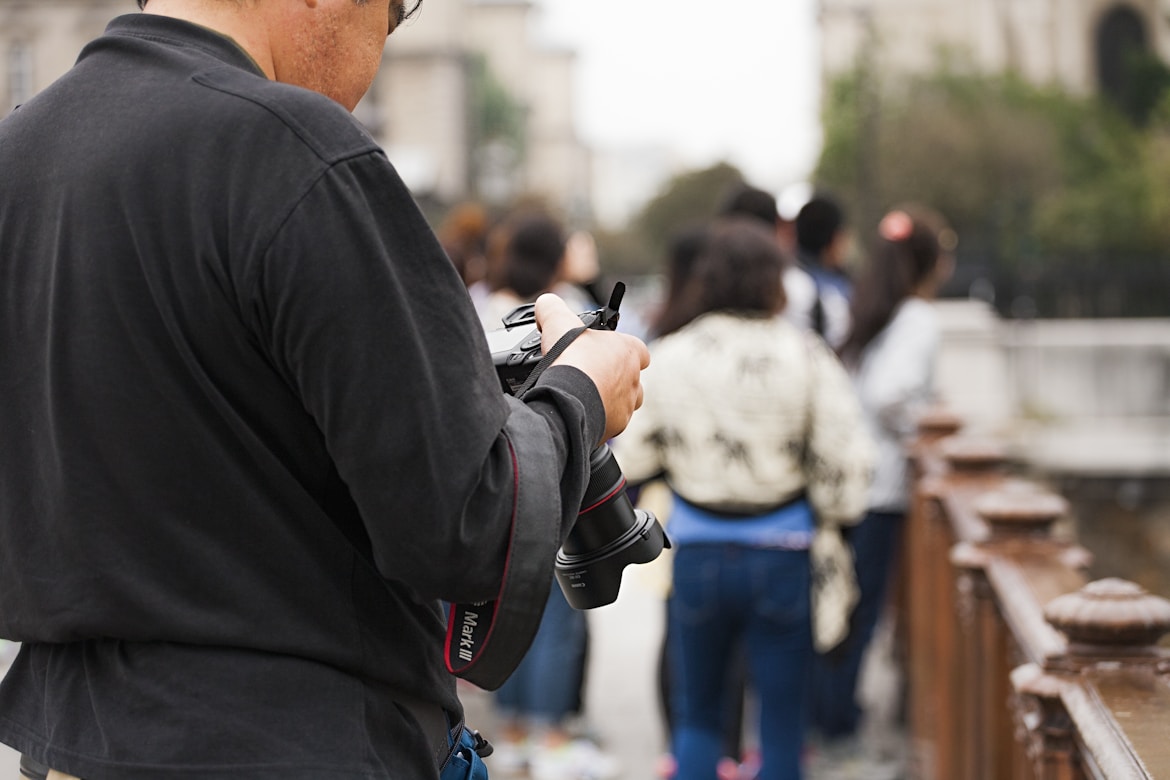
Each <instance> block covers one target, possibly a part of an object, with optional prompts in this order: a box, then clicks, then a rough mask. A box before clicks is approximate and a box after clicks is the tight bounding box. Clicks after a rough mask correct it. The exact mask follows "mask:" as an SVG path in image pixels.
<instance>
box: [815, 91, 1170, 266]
mask: <svg viewBox="0 0 1170 780" xmlns="http://www.w3.org/2000/svg"><path fill="white" fill-rule="evenodd" d="M868 83H869V84H870V85H871V86H870V89H872V90H875V92H874V93H870V94H866V93H864V92H863V90H862V89H861V88H860V85H861V84H862V82H861V80H860V79H859V78H858V76H857V74H849V75H846V76H844V77H842V78H840V79H838V80H837V81H835V82H834V83H833V84H831V85H830V87H829V89H828V91H827V98H826V103H825V113H824V128H825V144H824V147H823V152H822V155H821V158H820V160H819V163H818V166H817V170H816V179H817V181H818V183H820V184H822V185H823V186H828V187H830V188H832V189H834V190H835V191H837V192H838V193H839V194H841V195H842V197H843V198H844V199H845V201H846V202H847V203H848V204H849V205H850V206H851V208H852V210H853V211H855V212H857V213H868V214H875V215H876V214H880V213H881V212H882V211H883V210H884V209H886V208H889V207H890V206H892V205H894V204H896V203H899V202H902V201H907V200H916V201H924V202H927V203H930V204H931V205H933V206H935V207H937V208H938V209H939V210H940V211H942V212H943V213H944V214H946V215H947V217H948V218H949V219H950V220H951V221H952V223H953V224H954V225H955V226H956V228H957V229H958V231H959V233H960V235H967V236H974V237H978V243H981V244H984V245H986V246H991V247H993V248H994V251H995V252H996V253H997V255H998V256H999V257H1000V258H1002V259H1004V260H1005V261H1006V262H1009V263H1013V264H1017V265H1018V264H1026V263H1028V262H1029V261H1030V258H1032V257H1035V256H1037V255H1038V254H1050V253H1053V252H1059V251H1069V250H1072V249H1076V250H1078V251H1106V250H1108V251H1149V250H1151V249H1154V248H1157V247H1164V246H1167V244H1166V243H1165V241H1166V233H1167V230H1166V227H1165V226H1166V224H1167V222H1168V220H1167V217H1170V213H1168V212H1167V211H1166V205H1167V202H1168V201H1170V178H1167V177H1166V176H1165V174H1166V172H1167V168H1166V165H1167V162H1168V158H1167V155H1168V152H1170V132H1168V130H1170V124H1168V123H1165V122H1161V121H1160V120H1161V117H1162V116H1163V115H1165V116H1167V117H1170V111H1164V112H1163V113H1159V111H1161V110H1162V104H1158V105H1157V106H1156V107H1155V108H1154V109H1152V110H1151V112H1150V114H1151V116H1152V119H1151V120H1150V123H1149V126H1148V127H1147V128H1141V127H1138V126H1136V125H1135V124H1133V123H1132V122H1131V121H1129V120H1128V119H1127V118H1126V117H1125V116H1124V115H1123V114H1121V113H1120V112H1119V111H1118V110H1117V109H1116V108H1115V107H1114V106H1112V105H1110V104H1107V103H1106V102H1105V101H1102V100H1098V99H1095V98H1081V97H1075V96H1071V95H1068V94H1066V93H1063V92H1061V91H1060V90H1057V89H1055V88H1042V87H1036V86H1032V85H1029V84H1027V83H1025V82H1023V81H1022V80H1020V79H1019V78H1016V77H1014V76H1012V75H1010V74H1009V75H999V76H985V75H976V74H970V73H958V72H954V71H950V70H947V69H942V70H940V71H939V72H937V73H935V74H932V75H930V76H927V77H920V78H908V79H905V80H900V81H896V82H895V81H892V80H889V79H887V80H885V81H884V82H880V83H879V82H878V81H877V80H871V81H869V82H868ZM864 106H870V107H872V106H877V107H878V108H877V113H876V118H874V119H873V120H872V121H870V122H868V123H867V124H866V123H863V122H862V121H861V120H860V116H861V111H862V110H863V109H862V107H864ZM1168 108H1170V107H1168ZM866 126H868V132H867V133H866V134H864V135H863V133H862V128H863V127H866ZM866 155H868V156H869V159H868V164H869V166H870V169H871V171H872V173H871V174H870V176H871V178H872V181H870V182H864V183H865V184H868V187H863V181H862V172H861V170H860V167H859V165H858V159H859V157H862V156H866ZM867 190H868V193H869V195H868V196H869V198H871V199H872V200H873V201H875V202H873V203H864V202H862V200H863V197H864V196H865V195H866V191H867ZM872 227H873V226H872V224H863V225H858V228H859V229H861V230H863V231H869V230H872Z"/></svg>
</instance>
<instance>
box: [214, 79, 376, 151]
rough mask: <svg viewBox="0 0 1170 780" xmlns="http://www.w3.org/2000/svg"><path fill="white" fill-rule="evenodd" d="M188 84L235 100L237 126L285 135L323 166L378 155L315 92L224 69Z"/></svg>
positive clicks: (356, 125) (362, 132) (358, 129)
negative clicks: (243, 124) (244, 123)
mask: <svg viewBox="0 0 1170 780" xmlns="http://www.w3.org/2000/svg"><path fill="white" fill-rule="evenodd" d="M192 78H193V80H194V81H195V82H196V83H198V84H200V85H202V86H204V87H206V88H208V89H212V90H215V91H217V92H219V93H221V94H224V95H227V96H230V97H233V98H237V99H238V100H239V101H240V103H239V106H238V107H237V109H236V110H237V111H238V112H240V118H241V119H242V120H243V121H248V122H250V123H260V124H261V126H263V125H265V124H268V125H269V126H270V127H273V128H274V129H277V130H279V131H287V132H289V133H291V134H292V136H295V137H296V138H297V139H299V141H300V142H301V143H302V144H303V145H304V146H306V147H308V148H309V149H310V150H312V151H313V152H314V153H315V154H316V155H317V156H318V157H320V158H321V160H322V161H323V162H325V163H327V164H331V163H334V162H337V161H339V160H343V159H346V158H349V157H354V156H357V155H360V154H365V153H368V152H374V151H379V150H380V147H379V146H378V144H377V142H376V141H374V139H373V138H372V137H371V136H370V134H369V132H367V131H366V129H365V128H364V127H363V126H362V125H361V123H360V122H358V121H357V120H356V119H355V118H354V117H353V115H352V114H350V113H349V112H348V111H346V110H345V109H344V108H342V107H341V106H340V105H338V104H337V103H335V102H334V101H333V100H331V99H329V98H327V97H325V96H324V95H321V94H319V93H317V92H313V91H311V90H308V89H303V88H301V87H296V86H293V85H290V84H283V83H280V82H277V81H270V80H268V79H263V78H257V77H256V76H255V75H253V74H251V73H248V72H246V71H243V70H240V69H239V68H234V67H231V66H227V65H225V66H223V67H215V68H209V69H206V70H203V71H200V72H198V73H196V74H194V76H193V77H192ZM256 129H257V128H256V127H255V126H254V127H253V128H252V130H256Z"/></svg>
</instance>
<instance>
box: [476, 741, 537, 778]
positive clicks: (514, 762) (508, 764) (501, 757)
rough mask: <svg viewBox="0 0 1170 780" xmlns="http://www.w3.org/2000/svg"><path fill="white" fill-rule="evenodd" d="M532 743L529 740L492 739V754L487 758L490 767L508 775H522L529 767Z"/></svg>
mask: <svg viewBox="0 0 1170 780" xmlns="http://www.w3.org/2000/svg"><path fill="white" fill-rule="evenodd" d="M531 748H532V746H531V744H529V742H528V741H527V740H522V741H520V742H514V741H512V740H500V741H499V742H496V741H495V740H492V754H491V755H490V756H488V757H487V758H486V759H485V762H486V763H487V766H488V769H490V770H491V771H492V772H501V773H504V774H506V775H521V774H523V773H524V772H525V771H526V770H527V769H528V759H529V752H530V751H531Z"/></svg>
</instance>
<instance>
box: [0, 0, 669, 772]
mask: <svg viewBox="0 0 1170 780" xmlns="http://www.w3.org/2000/svg"><path fill="white" fill-rule="evenodd" d="M405 13H406V9H405V8H404V7H403V5H402V0H292V1H291V2H290V1H288V0H247V1H239V2H237V1H236V0H150V2H149V5H148V6H147V7H146V13H144V14H135V15H130V16H124V17H120V18H119V19H116V20H115V21H113V22H112V23H111V24H110V26H109V28H108V29H107V31H106V34H105V35H104V36H102V37H101V38H99V39H97V40H96V41H94V42H93V43H91V44H90V45H89V46H87V47H86V49H85V50H84V51H83V52H82V54H81V56H80V58H79V60H78V62H77V64H76V65H75V67H74V68H73V69H72V70H71V71H70V72H69V73H68V74H67V75H66V76H64V77H63V78H62V79H60V80H59V81H58V82H56V83H55V84H53V85H52V86H50V87H49V88H48V89H46V90H45V91H44V92H43V93H41V94H40V95H38V96H37V97H35V98H34V99H32V100H30V101H29V102H28V103H26V104H25V105H24V106H22V107H20V108H18V109H17V110H16V111H15V112H13V114H12V115H10V116H9V117H7V118H6V119H4V120H3V121H0V170H3V171H4V175H3V178H2V180H0V258H2V260H0V290H3V291H4V303H3V306H0V441H3V447H2V448H0V637H4V638H7V639H11V640H14V641H18V642H21V643H22V647H21V651H20V654H19V656H18V657H17V659H16V661H15V662H14V664H13V667H12V669H11V671H10V672H9V674H8V675H7V677H6V678H5V680H4V682H3V685H2V686H0V741H2V742H4V743H6V744H8V745H11V746H12V747H14V748H16V749H17V750H19V751H21V752H22V753H23V754H24V755H25V756H26V757H27V758H28V760H29V763H30V766H37V765H43V766H48V767H52V768H53V769H55V770H58V771H60V772H64V773H67V774H69V775H76V776H80V777H83V778H86V780H102V779H103V778H119V779H121V778H142V779H143V780H145V779H146V778H201V779H202V778H229V777H247V778H253V779H261V780H262V779H263V778H277V777H279V778H282V780H298V779H301V778H303V779H304V780H309V779H310V778H311V779H313V780H318V779H320V778H334V777H336V778H390V777H393V778H395V780H416V779H419V780H421V779H423V778H425V779H427V780H433V778H436V777H438V776H439V769H440V767H441V765H442V764H443V763H444V762H445V761H447V759H448V757H449V753H450V750H449V749H448V745H449V743H450V742H451V740H452V738H458V736H459V726H460V725H461V723H462V712H461V708H460V705H459V701H458V698H457V696H456V693H455V687H454V678H453V677H452V676H451V674H450V673H449V672H448V670H447V669H446V668H445V666H444V660H443V648H442V645H443V642H444V635H445V631H446V627H445V622H446V619H445V617H444V614H443V611H442V608H441V602H442V601H446V602H454V603H469V602H488V603H492V604H497V605H498V609H497V614H498V615H502V616H503V617H504V618H506V619H507V620H508V621H510V622H509V625H510V626H511V627H512V629H510V630H515V631H517V633H518V634H519V636H520V637H521V638H522V637H523V636H524V635H525V632H526V631H527V630H528V627H529V625H530V624H531V625H533V626H534V624H535V621H538V620H539V615H540V606H541V605H543V603H544V598H545V594H547V591H548V588H549V586H550V583H551V579H552V567H553V561H554V556H555V551H556V549H557V547H558V546H559V545H560V543H561V542H562V541H563V540H564V538H565V536H566V535H567V533H568V531H569V528H570V527H571V525H572V523H573V521H574V520H575V517H576V512H577V509H578V507H579V505H580V501H581V497H582V494H583V492H584V489H585V486H586V482H587V479H588V468H589V460H588V455H589V452H590V451H591V450H592V449H593V448H594V447H596V446H597V445H598V444H599V443H600V442H602V441H604V440H605V439H606V438H608V437H610V436H613V435H615V434H616V433H618V432H620V431H621V430H622V429H623V428H624V427H625V425H626V423H627V422H628V420H629V417H630V415H631V414H632V413H633V410H634V409H635V408H636V407H637V406H638V405H639V404H640V403H641V389H640V385H639V380H638V375H639V370H640V369H641V368H642V367H644V366H645V365H646V363H647V362H648V355H647V352H646V349H645V346H644V345H643V344H642V343H641V342H639V341H637V340H636V339H633V338H632V337H629V336H624V335H621V334H617V333H611V332H601V331H586V332H585V333H584V334H582V335H581V336H580V337H579V338H578V339H577V340H576V341H574V342H573V343H572V345H571V346H570V347H569V348H568V349H567V350H566V351H565V352H564V353H563V354H562V355H561V357H560V358H559V359H558V360H557V361H556V363H555V364H554V365H553V366H552V367H551V368H549V370H548V371H546V372H545V373H544V374H543V375H542V378H541V379H540V381H539V382H538V383H537V384H536V386H535V387H534V388H533V390H532V391H531V392H530V393H529V394H528V395H526V396H525V398H524V400H523V401H520V400H517V399H514V398H511V397H507V396H504V395H503V393H501V391H500V386H499V382H498V380H497V378H496V375H495V373H494V370H493V368H492V366H491V365H490V360H489V356H488V353H487V348H486V344H485V339H484V336H483V332H482V329H481V327H480V325H479V323H478V321H477V319H476V316H475V313H474V311H473V308H472V306H471V303H470V301H469V299H468V297H467V295H466V292H465V290H464V288H463V285H462V283H461V281H460V279H459V277H458V276H457V274H456V272H455V270H454V269H453V267H452V266H451V264H450V263H449V262H448V261H447V259H446V257H445V255H444V254H443V252H442V250H441V248H440V247H439V245H438V243H437V242H436V240H435V239H434V237H433V236H432V234H431V231H430V230H429V228H428V226H427V224H426V222H425V221H424V219H423V217H422V215H421V213H420V212H419V210H418V208H417V207H416V205H415V204H414V202H413V200H412V199H411V196H410V194H409V192H408V191H407V190H406V188H405V186H404V185H403V183H402V181H401V180H400V179H399V177H398V175H397V174H396V173H395V171H394V168H393V167H392V165H391V164H390V163H389V161H388V160H387V159H386V157H385V156H384V154H383V152H382V150H381V149H379V148H378V147H377V145H376V144H375V143H374V142H373V141H372V140H371V138H370V137H369V136H368V134H367V133H366V132H365V131H364V130H363V129H362V127H361V126H360V125H359V124H358V123H357V122H356V121H355V120H354V119H353V118H352V116H351V115H350V114H349V110H352V108H353V107H354V105H356V103H357V101H358V100H359V99H360V97H361V95H362V94H363V93H364V92H365V90H366V89H367V88H368V86H369V84H370V81H371V80H372V78H373V75H374V73H375V71H376V69H377V67H378V63H379V60H380V56H381V52H382V47H383V45H384V42H385V39H386V36H387V34H388V33H389V32H392V31H393V29H394V27H395V26H396V25H397V24H398V22H399V21H401V19H402V18H403V16H404V15H405ZM537 319H538V322H539V323H540V324H541V328H542V333H543V340H544V346H545V348H546V349H547V348H548V347H550V346H551V344H552V343H554V342H555V341H556V340H557V339H558V338H559V337H560V336H561V335H562V334H564V333H565V332H567V331H568V330H570V329H571V328H573V327H575V326H577V325H580V321H579V320H578V319H577V317H576V313H575V312H573V311H571V310H570V309H568V307H567V306H565V304H564V303H563V302H562V301H560V300H559V299H557V298H555V297H552V296H547V297H545V298H542V299H541V301H540V302H539V304H538V307H537ZM517 627H518V628H517ZM491 652H492V651H491V648H487V647H485V648H483V653H484V654H485V658H486V660H485V661H484V665H483V667H481V668H490V669H492V670H493V671H491V673H490V674H487V673H485V679H482V680H480V682H483V683H485V684H487V685H489V686H490V685H491V684H493V683H496V684H498V677H499V676H500V674H501V671H500V669H501V665H500V663H499V661H498V660H497V661H496V662H495V663H494V664H493V663H492V660H491V658H490V656H491ZM464 673H466V674H468V676H470V677H472V678H473V679H474V674H475V669H474V666H473V667H472V668H470V669H467V670H464ZM436 723H437V724H439V725H438V726H436V725H435V724H436ZM449 730H450V731H449ZM452 734H453V737H452V736H451V735H452Z"/></svg>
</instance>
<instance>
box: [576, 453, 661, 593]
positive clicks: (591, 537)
mask: <svg viewBox="0 0 1170 780" xmlns="http://www.w3.org/2000/svg"><path fill="white" fill-rule="evenodd" d="M589 467H590V476H589V486H588V487H587V488H586V490H585V498H584V500H583V501H582V502H581V507H582V508H581V511H580V513H578V515H577V522H576V523H575V524H574V525H573V530H572V531H570V532H569V536H568V538H567V539H566V540H565V544H564V546H563V547H562V548H561V551H560V552H559V553H557V560H556V575H557V581H558V582H559V583H560V586H561V590H563V591H564V593H565V598H566V599H567V600H568V602H569V604H570V605H572V606H573V607H574V608H576V609H594V608H595V607H601V606H605V605H606V604H612V603H613V602H614V601H615V600H616V599H617V596H618V590H619V589H620V587H621V578H622V570H623V569H625V567H626V566H628V565H629V564H631V563H648V562H649V561H652V560H654V559H655V558H657V557H658V555H659V554H660V553H661V552H662V549H663V548H664V547H669V546H670V542H669V541H668V540H667V538H666V534H665V533H664V532H663V530H662V526H661V525H659V523H658V520H657V518H655V517H654V515H652V514H650V513H649V512H644V511H642V510H640V509H634V507H633V505H632V504H631V503H630V499H629V497H628V496H627V495H626V479H625V476H624V475H623V474H622V472H621V468H620V467H619V466H618V464H617V461H616V460H615V459H614V457H613V453H612V452H611V451H610V449H609V447H608V446H606V445H604V444H603V445H602V446H600V447H598V448H597V449H596V450H594V451H593V454H592V455H591V456H590V459H589Z"/></svg>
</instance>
